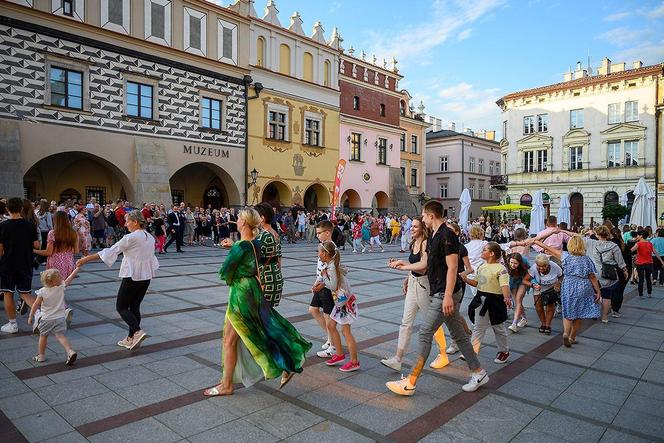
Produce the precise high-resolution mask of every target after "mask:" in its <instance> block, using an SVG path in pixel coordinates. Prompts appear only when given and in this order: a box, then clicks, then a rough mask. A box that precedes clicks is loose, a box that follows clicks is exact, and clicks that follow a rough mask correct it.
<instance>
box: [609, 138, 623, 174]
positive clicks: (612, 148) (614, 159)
mask: <svg viewBox="0 0 664 443" xmlns="http://www.w3.org/2000/svg"><path fill="white" fill-rule="evenodd" d="M607 151H608V155H609V162H608V167H609V168H619V167H620V166H622V162H621V159H622V155H620V142H619V141H615V142H609V143H608V145H607Z"/></svg>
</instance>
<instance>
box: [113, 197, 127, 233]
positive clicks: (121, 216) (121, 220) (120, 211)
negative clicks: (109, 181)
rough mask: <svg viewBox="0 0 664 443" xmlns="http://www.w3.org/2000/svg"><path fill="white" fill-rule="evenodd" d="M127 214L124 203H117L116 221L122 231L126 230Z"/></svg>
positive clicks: (120, 201) (119, 201)
mask: <svg viewBox="0 0 664 443" xmlns="http://www.w3.org/2000/svg"><path fill="white" fill-rule="evenodd" d="M126 213H127V212H126V211H125V208H124V202H123V201H122V200H118V201H117V206H116V207H115V219H116V220H117V221H118V228H120V230H121V231H124V229H125V214H126Z"/></svg>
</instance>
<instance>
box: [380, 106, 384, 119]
mask: <svg viewBox="0 0 664 443" xmlns="http://www.w3.org/2000/svg"><path fill="white" fill-rule="evenodd" d="M380 116H381V117H385V105H384V104H383V103H381V104H380Z"/></svg>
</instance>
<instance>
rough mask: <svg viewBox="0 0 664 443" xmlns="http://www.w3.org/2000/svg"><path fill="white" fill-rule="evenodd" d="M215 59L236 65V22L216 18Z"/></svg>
mask: <svg viewBox="0 0 664 443" xmlns="http://www.w3.org/2000/svg"><path fill="white" fill-rule="evenodd" d="M217 59H218V60H219V61H220V62H223V63H229V64H231V65H237V24H235V23H231V22H227V21H225V20H221V19H217Z"/></svg>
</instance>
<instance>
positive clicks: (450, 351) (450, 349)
mask: <svg viewBox="0 0 664 443" xmlns="http://www.w3.org/2000/svg"><path fill="white" fill-rule="evenodd" d="M457 352H459V347H458V346H457V344H456V343H455V342H452V344H451V345H449V346H448V347H447V349H446V350H445V353H446V354H450V355H451V354H456V353H457Z"/></svg>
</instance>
